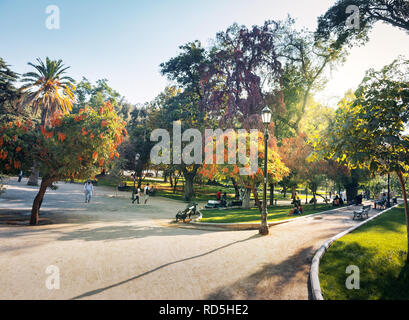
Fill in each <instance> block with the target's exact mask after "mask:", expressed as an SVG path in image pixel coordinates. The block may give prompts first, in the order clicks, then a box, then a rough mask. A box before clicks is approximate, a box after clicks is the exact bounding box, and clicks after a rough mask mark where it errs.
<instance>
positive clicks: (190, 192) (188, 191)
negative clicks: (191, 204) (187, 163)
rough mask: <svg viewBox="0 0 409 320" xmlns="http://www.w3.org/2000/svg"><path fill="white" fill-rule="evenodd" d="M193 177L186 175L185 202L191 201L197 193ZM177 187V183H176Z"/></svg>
mask: <svg viewBox="0 0 409 320" xmlns="http://www.w3.org/2000/svg"><path fill="white" fill-rule="evenodd" d="M193 178H194V177H193V176H191V175H186V176H185V181H186V182H185V201H191V200H192V198H193V197H194V195H195V191H194V188H193ZM175 187H176V183H175Z"/></svg>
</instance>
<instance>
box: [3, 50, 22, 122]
mask: <svg viewBox="0 0 409 320" xmlns="http://www.w3.org/2000/svg"><path fill="white" fill-rule="evenodd" d="M17 80H18V74H17V73H15V72H14V71H12V70H11V69H10V68H9V66H8V65H7V64H6V63H5V62H4V60H3V59H2V58H0V121H1V122H8V121H10V120H11V119H12V118H13V116H14V117H15V116H16V114H18V111H17V108H16V102H17V100H18V99H19V98H20V91H19V90H18V89H17V88H16V86H15V85H16V81H17Z"/></svg>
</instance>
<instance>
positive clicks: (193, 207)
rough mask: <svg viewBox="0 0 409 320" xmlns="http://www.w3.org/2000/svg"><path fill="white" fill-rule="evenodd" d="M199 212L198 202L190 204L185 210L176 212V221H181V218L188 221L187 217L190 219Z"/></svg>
mask: <svg viewBox="0 0 409 320" xmlns="http://www.w3.org/2000/svg"><path fill="white" fill-rule="evenodd" d="M197 214H199V211H198V210H197V203H192V204H188V205H187V207H186V209H185V210H183V211H179V212H178V213H177V214H176V222H179V220H183V222H186V218H189V219H190V217H191V216H194V215H197Z"/></svg>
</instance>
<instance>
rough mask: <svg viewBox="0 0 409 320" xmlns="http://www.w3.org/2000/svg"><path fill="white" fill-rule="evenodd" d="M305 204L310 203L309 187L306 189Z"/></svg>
mask: <svg viewBox="0 0 409 320" xmlns="http://www.w3.org/2000/svg"><path fill="white" fill-rule="evenodd" d="M305 204H308V188H306V189H305Z"/></svg>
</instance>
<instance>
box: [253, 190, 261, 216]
mask: <svg viewBox="0 0 409 320" xmlns="http://www.w3.org/2000/svg"><path fill="white" fill-rule="evenodd" d="M251 191H252V192H253V196H254V202H255V204H256V207H257V208H258V210H259V211H260V213H262V211H263V208H262V207H261V202H260V199H259V198H258V193H257V191H256V189H255V188H251Z"/></svg>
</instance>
